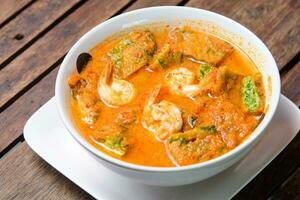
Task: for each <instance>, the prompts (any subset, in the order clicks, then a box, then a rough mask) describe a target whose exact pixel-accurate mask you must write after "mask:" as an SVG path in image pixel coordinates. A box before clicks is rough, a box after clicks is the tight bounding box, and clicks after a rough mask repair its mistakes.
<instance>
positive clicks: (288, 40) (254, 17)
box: [187, 0, 300, 69]
mask: <svg viewBox="0 0 300 200" xmlns="http://www.w3.org/2000/svg"><path fill="white" fill-rule="evenodd" d="M187 5H188V6H193V7H198V8H203V9H208V10H211V11H214V12H218V13H220V14H222V15H225V16H227V17H230V18H232V19H234V20H236V21H237V22H240V23H241V24H243V25H244V26H246V27H247V28H249V29H250V30H251V31H253V32H254V33H255V34H257V36H258V37H260V38H261V39H262V40H263V41H264V42H265V44H266V45H267V46H268V48H269V49H270V50H271V52H272V54H273V56H274V57H275V60H276V61H277V64H278V67H279V68H280V69H281V68H282V67H283V66H285V65H286V64H287V63H288V62H289V61H290V60H291V59H292V58H293V57H294V56H295V55H296V54H297V53H298V52H299V51H300V23H299V21H300V1H298V0H273V1H259V0H253V1H248V0H244V1H239V0H231V1H222V0H216V1H206V0H191V1H189V3H188V4H187Z"/></svg>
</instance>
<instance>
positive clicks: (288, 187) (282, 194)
mask: <svg viewBox="0 0 300 200" xmlns="http://www.w3.org/2000/svg"><path fill="white" fill-rule="evenodd" d="M270 199H272V200H277V199H278V200H280V199H289V200H299V199H300V167H299V168H298V170H297V171H296V172H295V173H293V175H292V176H291V177H290V178H289V179H288V180H287V181H285V182H284V183H283V184H282V185H281V187H280V188H279V189H278V190H277V191H275V193H274V194H273V195H272V196H271V198H270Z"/></svg>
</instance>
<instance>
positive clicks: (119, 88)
mask: <svg viewBox="0 0 300 200" xmlns="http://www.w3.org/2000/svg"><path fill="white" fill-rule="evenodd" d="M98 94H99V96H100V99H101V100H102V102H103V103H104V104H105V105H107V106H110V107H118V106H121V105H124V104H127V103H129V102H131V101H132V100H133V98H134V97H135V94H136V91H135V88H134V85H133V84H132V83H130V82H128V81H125V80H120V79H116V78H113V77H112V63H109V64H108V65H107V66H106V68H105V70H104V71H103V72H102V74H101V76H100V80H99V84H98Z"/></svg>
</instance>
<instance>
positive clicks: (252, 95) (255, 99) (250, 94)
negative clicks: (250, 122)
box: [242, 76, 261, 113]
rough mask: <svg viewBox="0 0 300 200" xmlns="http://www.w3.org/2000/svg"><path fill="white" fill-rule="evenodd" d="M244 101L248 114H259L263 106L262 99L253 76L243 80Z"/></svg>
mask: <svg viewBox="0 0 300 200" xmlns="http://www.w3.org/2000/svg"><path fill="white" fill-rule="evenodd" d="M242 99H243V103H244V105H245V107H246V109H247V111H248V112H250V113H253V112H257V111H258V109H259V108H260V106H261V99H260V96H259V94H258V92H257V88H256V86H255V84H254V81H253V79H252V77H251V76H246V77H245V78H244V79H243V86H242Z"/></svg>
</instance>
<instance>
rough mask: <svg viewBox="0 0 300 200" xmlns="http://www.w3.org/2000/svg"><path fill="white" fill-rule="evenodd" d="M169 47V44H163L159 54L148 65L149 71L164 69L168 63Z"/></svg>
mask: <svg viewBox="0 0 300 200" xmlns="http://www.w3.org/2000/svg"><path fill="white" fill-rule="evenodd" d="M170 52H171V47H170V45H169V44H165V45H164V46H163V47H162V48H161V50H160V52H159V53H158V54H157V55H156V56H155V57H154V61H153V63H152V64H151V65H150V68H151V69H156V68H165V67H166V66H167V65H168V63H169V61H170Z"/></svg>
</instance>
